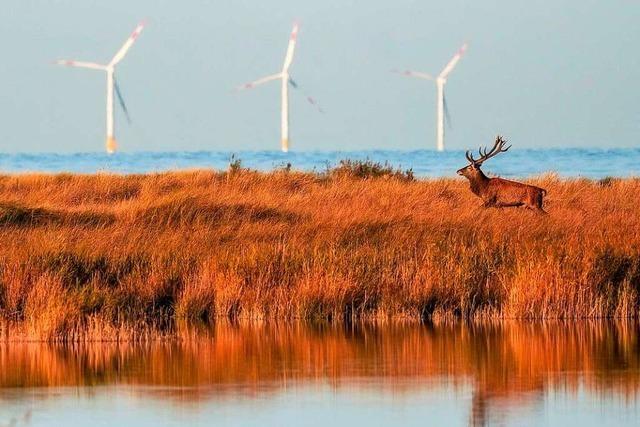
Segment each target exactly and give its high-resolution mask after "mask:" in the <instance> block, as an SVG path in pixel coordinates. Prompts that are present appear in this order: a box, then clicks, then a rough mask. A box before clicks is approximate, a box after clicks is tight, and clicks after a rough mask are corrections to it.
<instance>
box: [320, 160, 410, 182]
mask: <svg viewBox="0 0 640 427" xmlns="http://www.w3.org/2000/svg"><path fill="white" fill-rule="evenodd" d="M329 174H330V175H332V176H347V177H352V178H358V179H373V178H395V179H399V180H401V181H414V180H415V176H414V174H413V170H412V169H407V170H402V169H400V168H395V167H393V166H392V165H390V164H389V163H387V162H384V163H380V162H374V161H372V160H369V159H367V160H349V159H347V160H340V163H339V164H338V166H336V167H335V168H333V169H330V170H329Z"/></svg>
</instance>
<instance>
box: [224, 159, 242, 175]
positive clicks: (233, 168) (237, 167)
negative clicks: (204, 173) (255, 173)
mask: <svg viewBox="0 0 640 427" xmlns="http://www.w3.org/2000/svg"><path fill="white" fill-rule="evenodd" d="M240 171H242V159H240V157H236V155H235V154H232V155H231V157H230V158H229V167H228V168H227V173H228V174H229V175H232V174H235V173H238V172H240Z"/></svg>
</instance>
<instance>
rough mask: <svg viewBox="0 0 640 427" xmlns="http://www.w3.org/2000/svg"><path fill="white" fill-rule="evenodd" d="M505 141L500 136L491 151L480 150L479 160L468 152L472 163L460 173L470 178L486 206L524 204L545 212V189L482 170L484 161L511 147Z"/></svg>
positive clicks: (474, 190) (471, 183) (472, 188)
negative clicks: (485, 172) (491, 174)
mask: <svg viewBox="0 0 640 427" xmlns="http://www.w3.org/2000/svg"><path fill="white" fill-rule="evenodd" d="M504 142H505V141H504V140H503V139H502V138H501V137H498V138H497V139H496V143H495V145H494V147H493V148H492V149H491V151H490V152H489V153H487V151H486V150H485V151H484V152H482V150H481V151H480V155H481V157H480V159H478V160H475V159H474V158H473V156H471V154H470V153H469V152H467V159H468V160H469V162H470V163H471V164H470V165H469V166H466V167H464V168H462V169H460V170H458V174H459V175H462V176H464V177H466V178H467V179H468V180H469V184H470V186H471V191H472V192H473V193H474V194H475V195H476V196H478V197H480V198H481V199H482V200H483V201H484V206H485V207H496V208H506V207H512V206H524V207H526V208H529V209H533V210H535V211H538V212H543V213H544V212H545V211H544V209H543V204H544V196H545V195H546V193H547V191H546V190H545V189H543V188H540V187H536V186H534V185H528V184H523V183H521V182H516V181H509V180H507V179H502V178H489V177H487V176H486V175H485V174H484V173H483V172H482V170H480V165H481V164H482V162H484V161H485V160H487V159H489V158H491V157H493V156H495V155H496V154H498V153H501V152H505V151H507V150H508V149H509V147H507V148H503V146H504Z"/></svg>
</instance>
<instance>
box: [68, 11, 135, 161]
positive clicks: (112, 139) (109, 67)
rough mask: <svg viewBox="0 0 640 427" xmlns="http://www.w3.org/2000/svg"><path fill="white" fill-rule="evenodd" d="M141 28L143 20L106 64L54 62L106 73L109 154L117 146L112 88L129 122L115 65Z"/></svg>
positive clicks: (113, 151) (125, 52)
mask: <svg viewBox="0 0 640 427" xmlns="http://www.w3.org/2000/svg"><path fill="white" fill-rule="evenodd" d="M143 28H144V22H141V23H140V24H138V26H137V27H136V29H135V30H134V31H133V33H131V36H129V38H128V39H127V41H126V42H125V43H124V44H123V45H122V47H121V48H120V50H119V51H118V52H117V53H116V54H115V56H114V57H113V59H112V60H111V62H109V63H108V64H106V65H103V64H97V63H94V62H82V61H73V60H66V59H61V60H58V61H56V62H55V63H56V64H57V65H66V66H68V67H78V68H89V69H91V70H99V71H105V72H106V73H107V142H106V148H107V153H109V154H113V153H115V151H116V149H117V147H118V144H117V142H116V136H115V120H114V114H113V113H114V104H113V93H114V90H115V93H116V96H117V97H118V101H119V102H120V106H121V107H122V110H123V111H124V114H125V116H126V117H127V120H128V121H129V122H130V121H131V119H130V118H129V112H128V111H127V106H126V105H125V103H124V99H123V98H122V93H121V92H120V88H119V87H118V83H117V81H116V79H115V70H116V65H118V63H119V62H120V61H122V59H123V58H124V56H125V55H126V54H127V52H128V51H129V49H131V46H132V45H133V43H134V42H135V41H136V39H137V38H138V36H139V35H140V33H141V32H142V29H143Z"/></svg>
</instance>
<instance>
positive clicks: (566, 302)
mask: <svg viewBox="0 0 640 427" xmlns="http://www.w3.org/2000/svg"><path fill="white" fill-rule="evenodd" d="M343 172H344V171H343ZM403 177H404V175H402V174H397V173H396V174H393V176H385V175H383V176H382V177H378V178H371V179H363V178H362V177H355V176H353V175H351V174H349V173H326V174H311V173H295V172H288V171H275V172H272V173H268V174H263V173H257V172H251V171H246V170H233V171H232V172H231V173H216V172H212V171H186V172H175V173H162V174H150V175H128V176H118V175H108V174H97V175H70V174H58V175H44V174H32V175H11V176H0V241H1V242H2V245H1V247H0V268H1V271H0V310H1V312H2V316H3V317H4V318H6V319H8V320H12V321H17V322H18V323H20V324H22V326H23V327H24V329H25V330H26V331H27V332H28V333H29V335H30V336H34V337H44V338H52V337H64V336H68V335H69V334H70V333H72V331H75V332H73V334H75V333H81V331H82V330H83V329H86V328H87V327H88V326H87V325H89V324H91V325H93V327H94V328H98V329H100V328H104V330H105V331H108V330H111V329H113V328H115V329H118V328H120V329H121V328H125V329H126V328H129V327H131V325H139V324H142V325H147V326H148V325H153V324H169V323H171V322H172V321H173V320H174V319H188V320H194V319H203V320H207V319H213V318H215V317H220V316H222V317H231V318H252V319H255V318H332V319H342V318H354V317H386V316H396V317H400V316H402V317H411V318H415V319H421V318H423V319H424V318H429V317H433V316H457V317H465V318H474V317H509V318H545V319H548V318H584V317H589V318H595V317H636V316H637V315H638V314H639V308H640V300H639V297H638V292H639V291H640V214H639V212H638V208H637V202H636V200H637V194H639V192H640V180H636V179H625V180H605V181H602V182H597V181H590V180H586V179H575V180H560V179H558V178H557V177H555V176H551V175H550V176H543V177H539V178H536V179H532V180H531V181H530V182H532V183H534V184H535V185H538V186H541V187H543V188H546V189H547V191H548V196H547V202H546V209H547V210H548V211H549V215H546V216H544V215H537V214H535V213H533V212H529V211H526V210H522V209H502V210H498V209H483V208H482V207H481V206H480V205H481V202H480V200H479V199H477V198H475V196H474V195H473V194H471V193H470V191H469V189H468V185H467V183H466V182H465V181H463V180H461V179H438V180H424V181H411V180H408V179H404V178H403ZM96 325H99V326H96ZM105 333H107V332H105Z"/></svg>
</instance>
